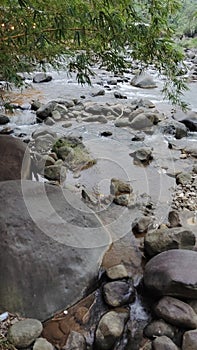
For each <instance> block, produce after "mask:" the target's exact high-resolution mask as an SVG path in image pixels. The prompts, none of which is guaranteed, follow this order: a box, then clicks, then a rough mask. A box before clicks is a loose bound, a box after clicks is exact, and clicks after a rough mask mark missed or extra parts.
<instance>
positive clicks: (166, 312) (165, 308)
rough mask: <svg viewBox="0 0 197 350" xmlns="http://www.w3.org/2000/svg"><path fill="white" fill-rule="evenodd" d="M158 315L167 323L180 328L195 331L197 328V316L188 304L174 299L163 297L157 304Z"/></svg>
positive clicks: (155, 309) (156, 311)
mask: <svg viewBox="0 0 197 350" xmlns="http://www.w3.org/2000/svg"><path fill="white" fill-rule="evenodd" d="M154 311H155V313H156V315H157V316H158V317H160V318H163V319H164V320H165V321H166V322H169V323H170V324H172V325H174V326H178V327H183V328H187V329H188V328H189V329H195V328H196V327H197V314H196V313H195V312H194V310H193V309H192V307H191V306H190V305H188V304H187V303H185V302H183V301H181V300H179V299H176V298H173V297H169V296H166V297H163V298H162V299H160V300H159V302H158V303H157V304H156V306H155V308H154Z"/></svg>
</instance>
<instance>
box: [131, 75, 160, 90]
mask: <svg viewBox="0 0 197 350" xmlns="http://www.w3.org/2000/svg"><path fill="white" fill-rule="evenodd" d="M131 85H133V86H136V87H140V88H142V89H153V88H156V87H157V84H156V83H155V81H154V79H153V78H152V76H151V75H150V74H148V73H145V72H142V73H139V74H137V75H135V76H134V78H133V79H132V80H131Z"/></svg>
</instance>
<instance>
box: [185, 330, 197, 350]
mask: <svg viewBox="0 0 197 350" xmlns="http://www.w3.org/2000/svg"><path fill="white" fill-rule="evenodd" d="M196 349H197V329H195V330H192V331H187V332H185V333H184V335H183V343H182V350H196Z"/></svg>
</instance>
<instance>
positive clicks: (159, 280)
mask: <svg viewBox="0 0 197 350" xmlns="http://www.w3.org/2000/svg"><path fill="white" fill-rule="evenodd" d="M196 264H197V252H195V251H191V250H183V249H174V250H168V251H166V252H163V253H160V254H158V255H157V256H155V257H154V258H152V259H151V260H150V261H149V262H148V263H147V264H146V266H145V272H144V284H145V286H146V287H147V288H148V289H149V290H150V291H151V292H152V293H153V294H157V295H171V296H177V297H185V298H188V299H197V289H196V285H197V274H196ZM188 271H189V273H188Z"/></svg>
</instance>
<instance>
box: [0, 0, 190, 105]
mask: <svg viewBox="0 0 197 350" xmlns="http://www.w3.org/2000/svg"><path fill="white" fill-rule="evenodd" d="M180 3H181V1H179V0H133V1H130V0H67V1H64V0H56V1H54V0H48V1H47V2H46V1H44V0H32V1H29V0H3V1H2V5H1V14H0V43H1V51H0V52H1V53H0V67H1V68H0V74H1V76H2V77H3V78H5V79H6V80H9V81H14V83H16V84H19V83H20V78H19V76H18V75H17V73H18V72H20V71H28V70H31V69H32V67H34V65H35V64H36V63H37V62H41V63H42V64H43V63H44V62H48V63H51V64H52V65H53V66H54V67H55V68H57V67H60V66H64V67H65V68H66V69H68V70H69V71H76V72H77V78H78V81H79V82H81V83H86V82H87V83H90V82H91V81H90V77H91V74H92V72H91V66H92V65H93V64H95V63H99V64H100V65H104V66H105V67H106V68H108V69H110V70H113V71H117V70H118V71H123V70H124V68H125V67H126V65H127V61H126V59H125V57H126V55H127V56H128V55H130V56H132V57H133V58H135V59H138V60H140V61H142V62H143V63H144V64H145V65H149V64H154V65H155V67H156V68H157V69H158V71H159V72H160V73H162V74H166V76H167V85H168V86H169V87H170V94H168V91H167V90H166V93H167V94H168V97H170V98H171V99H172V101H173V102H175V103H179V104H180V103H181V102H180V101H179V97H178V96H179V93H180V91H181V90H182V89H184V88H185V84H184V82H183V81H182V79H181V77H180V70H179V68H178V63H179V62H181V60H182V58H183V55H182V53H181V51H180V50H178V49H177V48H176V46H175V45H174V41H173V34H174V25H173V23H172V21H171V22H170V20H171V18H172V17H173V16H175V14H176V12H177V11H178V10H179V8H180ZM62 57H64V59H62Z"/></svg>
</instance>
